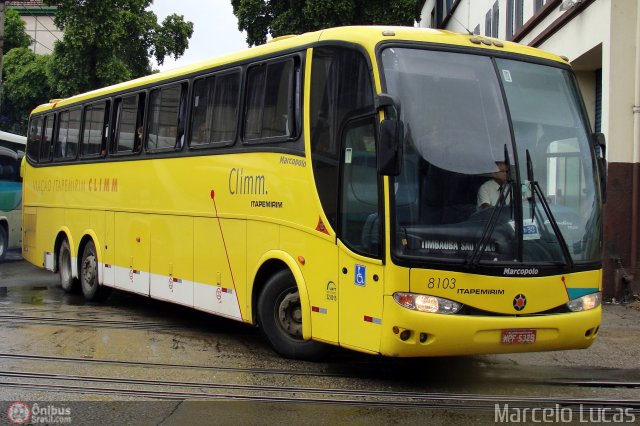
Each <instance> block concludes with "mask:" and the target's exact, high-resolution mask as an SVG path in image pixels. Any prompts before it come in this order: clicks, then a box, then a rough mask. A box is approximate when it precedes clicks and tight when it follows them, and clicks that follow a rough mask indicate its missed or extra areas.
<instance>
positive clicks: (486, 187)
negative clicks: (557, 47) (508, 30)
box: [382, 47, 601, 263]
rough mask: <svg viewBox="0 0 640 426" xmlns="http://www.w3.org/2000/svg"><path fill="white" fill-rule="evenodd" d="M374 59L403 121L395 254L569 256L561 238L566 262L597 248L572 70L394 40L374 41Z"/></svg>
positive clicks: (588, 156) (590, 175) (492, 258)
mask: <svg viewBox="0 0 640 426" xmlns="http://www.w3.org/2000/svg"><path fill="white" fill-rule="evenodd" d="M382 64H383V67H384V76H385V81H386V91H387V92H388V93H390V94H392V95H395V96H396V97H397V98H398V99H399V100H400V105H401V119H402V120H403V122H404V124H405V141H404V157H403V166H402V172H401V175H400V176H399V177H397V178H395V182H394V183H395V185H394V194H393V196H392V201H393V202H394V204H395V208H394V209H392V211H393V212H394V213H395V217H394V218H393V220H392V224H394V226H395V228H396V229H395V230H394V232H395V235H396V238H395V239H392V240H393V243H394V244H395V247H394V248H393V250H394V253H395V254H396V255H397V256H404V257H411V258H437V259H441V260H445V261H446V260H450V261H454V262H461V263H465V262H469V261H470V259H471V258H474V259H477V260H478V261H479V262H480V263H487V262H492V263H495V262H501V263H504V262H536V263H540V262H550V263H559V262H562V263H566V262H567V261H569V259H567V258H566V257H567V251H565V252H564V253H563V248H562V247H563V243H566V247H567V248H568V255H569V256H570V258H571V259H570V260H571V261H573V262H581V261H597V260H599V259H600V250H601V237H600V234H599V229H600V226H599V221H600V208H599V199H598V195H597V181H596V176H595V172H594V167H595V166H594V159H593V156H592V150H591V149H590V147H589V139H588V134H587V128H588V127H587V126H586V125H585V123H584V121H583V113H582V110H581V107H580V102H579V97H578V94H577V91H576V89H575V82H574V81H573V78H572V75H571V74H570V73H569V72H567V71H565V70H563V69H560V68H554V67H550V66H544V65H538V64H532V63H525V62H520V61H514V60H504V59H495V60H494V59H493V58H491V57H488V56H479V55H467V54H461V53H454V52H443V51H430V50H422V49H413V48H398V47H394V48H387V49H385V50H383V51H382ZM501 85H502V86H503V87H504V92H505V94H506V100H507V104H506V105H505V102H504V97H503V94H502V91H501ZM509 115H510V117H511V123H512V124H511V127H510V126H509V118H508V117H509ZM512 130H513V134H514V136H515V141H514V140H513V138H512V136H511V134H512V133H511V132H512ZM514 147H515V150H516V151H515V152H517V154H516V155H514ZM527 151H528V152H529V156H530V161H529V164H530V167H529V169H530V170H531V171H532V172H533V173H532V174H531V175H530V174H528V173H527V164H528V163H527V160H526V153H527ZM509 166H511V167H509ZM516 166H517V167H516ZM529 178H531V180H532V181H533V182H534V183H537V185H538V187H539V189H540V191H539V193H540V194H541V195H543V196H544V199H542V196H536V195H535V191H532V188H533V186H534V185H532V184H531V182H530V181H529ZM501 193H502V196H501V195H500V194H501ZM500 198H502V200H500ZM545 204H546V205H547V207H548V209H547V210H549V211H550V212H551V214H546V213H545ZM554 220H555V222H556V223H557V230H558V232H555V231H554V229H553V221H554ZM490 222H492V223H491V225H490ZM483 233H488V235H487V236H485V238H484V240H483ZM563 240H564V241H563ZM481 241H482V243H483V244H482V246H481V247H478V245H479V243H480V242H481ZM474 252H475V253H474Z"/></svg>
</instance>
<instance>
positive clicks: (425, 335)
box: [420, 333, 427, 343]
mask: <svg viewBox="0 0 640 426" xmlns="http://www.w3.org/2000/svg"><path fill="white" fill-rule="evenodd" d="M426 341H427V333H420V343H424V342H426Z"/></svg>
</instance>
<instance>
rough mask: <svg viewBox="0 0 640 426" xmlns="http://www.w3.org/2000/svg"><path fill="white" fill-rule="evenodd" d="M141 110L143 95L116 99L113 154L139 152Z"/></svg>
mask: <svg viewBox="0 0 640 426" xmlns="http://www.w3.org/2000/svg"><path fill="white" fill-rule="evenodd" d="M143 110H144V95H143V94H136V95H132V96H126V97H124V98H119V99H116V118H115V121H116V123H115V132H114V149H113V152H116V153H118V154H124V153H137V152H140V148H141V146H142V135H143V131H142V117H143Z"/></svg>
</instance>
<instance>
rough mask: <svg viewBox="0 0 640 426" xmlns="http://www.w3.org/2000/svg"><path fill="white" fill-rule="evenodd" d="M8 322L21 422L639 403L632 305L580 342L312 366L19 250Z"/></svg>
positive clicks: (0, 283) (4, 390)
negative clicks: (75, 280)
mask: <svg viewBox="0 0 640 426" xmlns="http://www.w3.org/2000/svg"><path fill="white" fill-rule="evenodd" d="M0 321H2V326H1V327H0V401H3V402H0V424H13V423H12V422H11V417H9V416H8V415H7V411H8V410H10V408H9V407H11V406H12V404H15V402H17V401H22V402H23V403H24V404H26V405H27V406H28V407H29V408H30V409H31V411H32V412H31V414H30V415H31V416H32V418H31V421H32V422H34V421H36V417H38V416H37V415H36V412H37V413H38V414H40V420H43V419H44V420H45V421H48V422H49V423H50V424H54V423H56V422H63V421H66V420H69V421H71V424H116V423H117V424H136V425H139V424H145V425H146V424H154V425H156V424H162V425H165V424H166V425H171V424H187V423H188V424H276V423H283V422H285V421H286V422H289V423H294V424H349V425H353V424H363V425H375V424H385V425H388V424H443V425H444V424H469V423H470V422H473V424H494V422H495V421H496V420H498V422H504V420H511V421H513V420H514V419H516V418H513V417H505V416H506V414H505V413H506V412H502V414H500V413H498V414H496V407H498V409H503V408H504V406H505V405H504V404H509V406H510V407H534V408H535V407H539V408H538V409H539V410H541V409H542V408H540V407H556V412H555V415H556V417H555V418H554V417H552V418H551V419H552V420H571V423H576V424H580V423H581V424H584V423H585V422H584V421H583V420H587V421H592V422H594V421H595V422H598V420H599V421H600V422H606V421H607V420H615V418H614V417H613V416H614V415H615V414H619V417H618V419H619V420H622V421H629V420H632V418H631V417H632V416H633V420H634V422H640V412H638V414H629V413H626V412H624V411H623V410H624V409H625V408H627V409H628V408H629V407H632V408H633V407H635V409H639V407H640V403H638V401H640V368H639V366H640V362H639V361H638V360H640V310H639V309H638V307H637V306H621V305H606V306H605V307H604V318H603V324H602V327H601V331H600V335H599V336H598V339H597V340H596V342H595V343H594V345H593V346H592V347H591V348H589V349H587V350H582V351H565V352H549V353H538V354H517V355H487V356H476V357H459V358H438V359H421V360H397V359H385V358H380V357H372V356H367V355H362V354H357V353H353V352H347V351H342V350H336V351H335V352H334V353H333V354H332V355H331V356H330V357H329V358H328V359H327V360H326V361H325V362H319V363H307V362H299V361H290V360H286V359H282V358H280V357H278V356H277V355H276V354H275V353H274V352H273V351H272V350H271V349H270V347H269V346H268V344H267V343H266V341H265V339H264V338H263V337H262V336H261V334H260V333H259V330H257V329H255V328H253V327H250V326H247V325H244V324H241V323H238V322H234V321H229V320H226V319H222V318H217V317H213V316H210V315H207V314H204V313H200V312H197V311H194V310H190V309H187V308H182V307H179V306H175V305H170V304H166V303H162V302H157V301H153V300H150V299H147V298H144V297H140V296H135V295H131V294H126V293H121V292H114V293H113V294H112V295H111V297H110V298H109V299H108V300H107V301H106V302H105V303H103V304H90V303H87V302H85V301H84V300H83V298H82V296H81V295H68V294H65V293H64V292H63V291H62V290H61V288H60V287H59V285H58V278H57V275H55V274H52V273H50V272H47V271H43V270H39V269H38V268H35V267H33V266H31V265H29V264H28V263H26V262H24V261H22V260H20V256H19V253H12V254H10V257H9V259H8V261H7V262H5V263H2V264H0ZM532 398H537V399H532ZM595 399H601V400H605V399H611V400H613V401H615V402H611V404H612V405H606V404H604V405H601V406H602V407H605V408H597V406H596V405H594V404H593V401H594V400H595ZM581 401H585V404H586V405H585V406H584V407H583V411H582V412H579V411H575V410H577V408H576V407H581ZM625 401H626V402H625ZM627 402H628V403H627ZM556 403H559V404H560V405H555V404H556ZM34 404H38V405H37V406H35V405H34ZM634 404H636V405H634ZM559 407H573V408H572V409H573V410H574V411H573V412H572V411H570V410H569V409H568V408H567V410H569V411H567V412H563V411H562V409H561V408H559ZM585 407H586V408H585ZM606 407H609V408H608V410H609V411H607V409H606ZM19 408H21V406H20V405H18V406H14V407H13V408H12V410H17V411H14V412H13V413H14V415H15V416H19V410H18V409H19ZM51 413H53V414H54V415H53V416H50V415H51ZM509 413H510V414H509V415H512V414H511V412H509ZM513 413H516V411H513ZM517 413H518V414H519V415H521V414H522V410H520V411H517ZM530 413H531V412H530ZM58 414H62V415H58ZM67 414H68V415H67ZM538 414H540V415H542V414H544V413H543V412H542V411H540V412H539V413H538ZM561 414H564V417H561V416H560V415H561ZM47 415H49V417H47ZM501 416H502V417H501ZM65 419H66V420H65ZM14 420H15V418H14ZM525 420H528V421H529V422H532V421H534V420H535V419H532V418H531V417H529V418H528V419H525ZM67 424H69V423H67Z"/></svg>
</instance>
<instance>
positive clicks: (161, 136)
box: [147, 85, 186, 150]
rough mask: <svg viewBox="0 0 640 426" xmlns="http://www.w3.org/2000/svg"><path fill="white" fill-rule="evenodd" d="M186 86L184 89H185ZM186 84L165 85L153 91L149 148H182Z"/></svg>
mask: <svg viewBox="0 0 640 426" xmlns="http://www.w3.org/2000/svg"><path fill="white" fill-rule="evenodd" d="M183 86H184V90H183ZM183 93H184V94H186V85H175V86H169V87H163V88H161V89H156V90H154V91H152V92H151V95H150V96H151V97H150V102H149V126H148V131H149V136H148V139H147V148H148V149H150V150H155V149H180V148H181V147H182V139H183V138H182V136H183V133H184V128H183V126H182V121H183V120H181V118H184V107H183V108H181V104H182V102H181V99H182V97H183Z"/></svg>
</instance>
